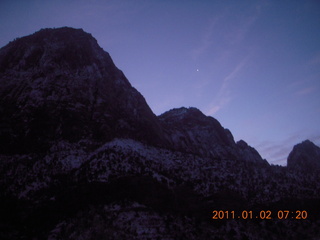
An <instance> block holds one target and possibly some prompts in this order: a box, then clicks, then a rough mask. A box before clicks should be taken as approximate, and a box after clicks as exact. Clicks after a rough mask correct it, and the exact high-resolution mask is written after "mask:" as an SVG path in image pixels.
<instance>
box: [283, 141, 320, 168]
mask: <svg viewBox="0 0 320 240" xmlns="http://www.w3.org/2000/svg"><path fill="white" fill-rule="evenodd" d="M287 165H288V168H290V169H296V170H302V171H308V172H312V171H318V170H320V148H319V147H318V146H316V145H315V144H314V143H313V142H311V141H310V140H305V141H303V142H302V143H299V144H297V145H295V146H294V147H293V149H292V151H291V152H290V154H289V156H288V161H287Z"/></svg>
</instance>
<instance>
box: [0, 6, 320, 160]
mask: <svg viewBox="0 0 320 240" xmlns="http://www.w3.org/2000/svg"><path fill="white" fill-rule="evenodd" d="M62 26H70V27H75V28H83V30H84V31H86V32H89V33H91V34H92V35H93V36H94V37H95V38H96V39H97V40H98V43H99V45H100V46H101V47H102V48H103V49H104V50H105V51H107V52H109V53H110V55H111V57H112V58H113V60H114V62H115V64H116V65H117V67H118V68H120V69H121V70H122V71H123V72H124V74H125V75H126V76H127V78H128V79H129V81H130V82H131V84H132V85H133V86H134V87H135V88H137V89H138V91H140V92H141V93H142V95H143V96H144V97H145V98H146V101H147V102H148V104H149V106H150V107H151V109H152V110H153V111H154V113H155V114H157V115H159V114H161V113H163V112H165V111H167V110H169V109H171V108H174V107H181V106H185V107H189V106H193V107H197V108H199V109H200V110H201V111H202V112H203V113H204V114H206V115H210V116H213V117H214V118H216V119H217V120H218V121H220V123H221V124H222V126H224V127H225V128H228V129H230V130H231V132H232V133H233V135H234V138H235V140H236V141H238V140H240V139H244V140H245V141H246V142H248V144H250V145H251V146H253V147H255V148H256V149H257V150H258V151H259V153H260V154H261V155H262V157H263V158H266V159H267V160H268V161H269V162H270V163H272V164H280V165H286V158H287V156H288V154H289V152H290V151H291V149H292V147H293V145H295V144H297V143H299V142H301V141H303V140H305V139H310V140H311V141H313V142H314V143H315V144H316V145H318V146H319V145H320V1H318V0H308V1H302V0H299V1H295V0H283V1H267V0H265V1H220V0H212V1H209V0H208V1H205V0H203V1H197V0H194V1H188V0H185V1H182V0H181V1H178V0H171V1H169V0H161V1H160V0H159V1H156V0H135V1H132V0H127V1H122V0H114V1H113V0H110V1H107V0H105V1H98V0H97V1H93V0H92V1H88V0H87V1H84V0H77V1H75V0H74V1H67V0H64V1H61V0H56V1H41V0H38V1H35V0H34V1H33V0H29V1H22V0H21V1H7V0H2V1H1V2H0V46H1V47H2V46H4V45H6V44H7V43H8V42H9V41H12V40H13V39H14V38H16V37H22V36H25V35H29V34H32V33H34V32H35V31H38V30H40V29H41V28H48V27H62Z"/></svg>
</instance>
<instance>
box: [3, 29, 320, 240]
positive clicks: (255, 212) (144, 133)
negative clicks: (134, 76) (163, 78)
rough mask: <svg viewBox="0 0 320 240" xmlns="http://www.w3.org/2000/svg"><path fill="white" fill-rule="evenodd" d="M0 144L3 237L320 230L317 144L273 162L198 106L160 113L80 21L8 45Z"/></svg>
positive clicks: (227, 235) (252, 235)
mask: <svg viewBox="0 0 320 240" xmlns="http://www.w3.org/2000/svg"><path fill="white" fill-rule="evenodd" d="M0 141H1V144H0V163H1V164H0V176H1V177H0V190H1V191H0V203H1V204H0V239H50V240H53V239H261V238H266V237H268V239H316V238H319V237H320V232H319V229H320V218H319V216H320V214H319V213H320V206H319V202H320V184H319V183H320V174H319V171H318V170H317V169H318V166H319V161H318V160H319V159H318V157H319V148H318V147H316V146H315V145H313V144H312V143H311V142H304V143H302V144H301V145H297V146H295V147H294V150H293V152H292V153H291V154H290V156H289V158H288V168H287V167H280V166H270V165H269V164H268V163H267V162H266V160H264V159H262V158H261V156H260V155H259V153H258V152H257V151H256V150H255V149H254V148H252V147H250V146H249V145H248V144H247V143H246V142H245V141H243V140H240V141H238V142H235V141H234V139H233V136H232V133H231V132H230V131H229V130H228V129H225V128H224V127H222V126H221V124H220V123H219V121H218V120H216V119H214V118H212V117H208V116H205V115H204V114H203V113H202V112H201V111H200V110H198V109H196V108H177V109H172V110H170V111H168V112H165V113H163V114H161V115H160V116H158V117H157V116H155V115H154V114H153V112H152V111H151V109H150V108H149V106H148V105H147V103H146V101H145V99H144V98H143V96H142V95H141V94H140V93H139V92H138V91H137V90H136V89H134V88H133V87H132V86H131V84H130V83H129V81H128V80H127V79H126V77H125V76H124V74H123V73H122V72H121V71H120V70H119V69H118V68H117V67H116V66H115V64H114V63H113V61H112V59H111V57H110V56H109V54H108V53H107V52H105V51H104V50H103V49H102V48H100V47H99V45H98V44H97V41H96V40H95V39H94V38H93V37H92V36H91V35H90V34H88V33H86V32H84V31H83V30H82V29H73V28H68V27H63V28H58V29H42V30H40V31H38V32H36V33H34V34H32V35H30V36H26V37H22V38H18V39H16V40H14V41H12V42H10V43H9V44H8V45H6V46H5V47H3V48H1V49H0ZM311 168H312V171H311V170H310V169H311ZM301 169H304V170H303V171H301ZM309 170H310V171H309ZM306 173H307V174H306ZM214 210H217V211H224V214H226V212H225V211H229V218H228V219H227V217H226V215H224V217H222V215H221V216H220V218H223V219H212V218H213V217H214V216H215V215H214V213H213V211H214ZM244 210H245V211H252V219H250V217H249V219H243V216H244V215H243V214H244V213H243V211H244ZM267 210H269V211H271V212H272V219H270V220H266V219H262V217H263V216H264V215H263V213H264V212H265V211H267ZM283 210H290V215H289V217H288V219H285V220H284V219H279V217H278V212H279V211H283ZM231 211H234V213H235V214H234V216H233V215H230V212H231ZM297 211H298V212H299V211H300V212H302V211H306V213H307V217H306V215H305V212H303V214H304V215H303V218H306V219H300V220H299V219H295V218H296V217H297V214H298V213H297ZM220 214H222V213H220ZM261 216H262V217H261Z"/></svg>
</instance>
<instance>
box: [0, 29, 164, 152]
mask: <svg viewBox="0 0 320 240" xmlns="http://www.w3.org/2000/svg"><path fill="white" fill-rule="evenodd" d="M0 66H1V67H0V85H1V89H0V115H1V116H4V119H3V126H1V127H2V129H0V130H1V131H0V140H1V142H3V143H5V144H3V145H2V146H1V147H0V152H1V151H10V149H11V151H20V150H21V151H23V152H25V151H28V152H29V151H39V150H40V151H42V150H45V149H47V148H48V147H50V145H51V144H52V143H51V142H52V141H56V140H58V139H64V140H68V141H79V140H80V139H82V138H83V137H89V138H91V139H95V140H101V141H106V140H111V139H113V138H115V137H129V138H130V137H131V138H133V139H137V140H140V141H148V142H150V143H151V144H156V145H158V144H160V145H161V144H162V143H163V141H162V138H161V137H160V135H161V129H160V127H159V126H158V125H159V124H158V120H157V118H156V116H155V115H154V114H153V113H152V111H151V109H150V108H149V106H148V105H147V103H146V101H145V99H144V98H143V96H142V95H141V94H140V93H139V92H138V91H137V90H136V89H134V88H133V87H132V86H131V84H130V83H129V81H128V80H127V78H126V77H125V76H124V74H123V73H122V71H120V70H119V69H118V68H117V67H116V66H115V64H114V63H113V61H112V59H111V57H110V55H109V54H108V53H107V52H105V51H104V50H103V49H102V48H101V47H100V46H99V45H98V43H97V41H96V40H95V39H94V38H93V37H92V36H91V34H89V33H86V32H84V31H83V30H82V29H73V28H69V27H63V28H58V29H42V30H40V31H38V32H36V33H34V34H32V35H29V36H26V37H22V38H19V39H16V40H15V41H13V42H11V43H9V44H8V45H6V46H5V47H3V48H1V49H0ZM159 138H161V140H160V139H159ZM31 145H33V146H31ZM40 146H42V147H40ZM32 149H33V150H32Z"/></svg>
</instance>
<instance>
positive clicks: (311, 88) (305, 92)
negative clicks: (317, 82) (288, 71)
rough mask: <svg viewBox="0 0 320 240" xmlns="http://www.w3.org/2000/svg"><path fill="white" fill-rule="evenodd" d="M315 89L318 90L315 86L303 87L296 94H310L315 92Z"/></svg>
mask: <svg viewBox="0 0 320 240" xmlns="http://www.w3.org/2000/svg"><path fill="white" fill-rule="evenodd" d="M315 90H316V88H314V87H307V88H303V89H301V90H299V91H297V92H296V95H299V96H303V95H308V94H310V93H312V92H314V91H315Z"/></svg>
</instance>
